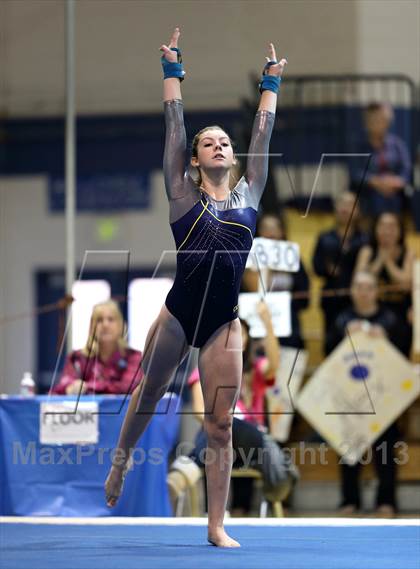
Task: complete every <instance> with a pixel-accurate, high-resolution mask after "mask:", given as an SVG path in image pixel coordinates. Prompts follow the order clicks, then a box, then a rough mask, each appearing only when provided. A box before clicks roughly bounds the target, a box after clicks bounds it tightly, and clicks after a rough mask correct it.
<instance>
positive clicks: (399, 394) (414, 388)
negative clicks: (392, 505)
mask: <svg viewBox="0 0 420 569" xmlns="http://www.w3.org/2000/svg"><path fill="white" fill-rule="evenodd" d="M419 394H420V378H419V376H418V373H417V374H416V371H415V368H414V366H413V365H412V364H411V362H409V361H408V360H407V359H406V358H405V357H404V356H403V355H402V354H401V352H400V351H398V350H397V349H396V348H395V347H394V346H393V345H392V344H391V343H390V342H389V341H388V340H386V339H385V338H374V337H372V336H369V335H368V334H367V333H366V332H362V331H360V332H357V333H354V334H352V335H351V341H350V339H349V338H348V337H346V338H345V339H344V340H343V341H342V342H341V343H340V344H339V345H338V346H337V348H336V349H335V350H334V351H333V352H332V354H331V355H330V356H329V357H328V358H327V359H326V360H325V361H324V363H323V364H322V365H321V366H320V367H319V368H318V369H317V370H316V372H315V373H314V375H313V376H312V377H311V379H310V380H309V381H308V383H306V385H305V386H304V387H303V389H302V390H301V391H300V393H299V394H298V396H297V401H296V409H297V410H298V411H299V412H300V413H302V415H303V416H304V417H305V419H306V420H307V421H308V422H309V423H310V424H311V425H312V426H313V427H314V428H315V429H316V430H317V431H318V432H319V433H320V435H322V437H323V438H324V439H325V440H326V441H327V442H328V443H329V444H330V445H331V446H332V447H333V448H334V449H335V450H336V451H337V452H338V453H339V454H340V455H342V457H343V460H344V461H345V462H347V463H349V464H355V463H356V462H358V461H359V460H360V458H361V457H362V456H363V454H364V452H365V451H366V450H367V449H368V448H369V447H370V446H371V445H372V444H373V443H374V441H375V440H376V439H377V438H378V437H379V436H380V435H381V433H383V432H384V431H385V430H386V429H387V427H388V426H389V425H390V424H391V423H392V422H393V421H395V420H396V419H397V418H398V417H399V416H400V415H401V413H402V412H403V411H404V410H405V409H406V408H407V407H408V406H409V405H410V404H411V403H412V402H413V401H414V400H415V399H416V398H417V397H418V396H419Z"/></svg>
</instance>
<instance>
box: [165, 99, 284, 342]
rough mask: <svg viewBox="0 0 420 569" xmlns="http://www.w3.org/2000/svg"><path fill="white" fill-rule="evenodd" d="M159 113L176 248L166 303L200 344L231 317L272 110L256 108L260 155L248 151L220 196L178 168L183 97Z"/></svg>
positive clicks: (255, 148) (255, 141) (255, 149)
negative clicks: (243, 166) (241, 172)
mask: <svg viewBox="0 0 420 569" xmlns="http://www.w3.org/2000/svg"><path fill="white" fill-rule="evenodd" d="M165 117H166V127H167V132H166V144H165V159H164V169H165V182H166V190H167V193H168V197H169V203H170V219H171V229H172V233H173V235H174V239H175V243H176V248H177V271H176V276H175V281H174V284H173V286H172V288H171V290H170V291H169V293H168V296H167V298H166V301H165V304H166V307H167V308H168V310H169V311H170V312H171V313H172V314H173V315H174V316H175V317H176V318H177V319H178V320H179V322H180V324H181V326H182V328H183V330H184V333H185V335H186V338H187V341H188V343H189V345H191V346H194V347H201V346H203V345H204V344H205V343H206V341H207V340H208V339H209V337H210V336H211V335H212V334H213V332H215V331H216V330H217V329H218V328H219V327H220V326H222V325H223V324H225V323H227V322H230V321H231V320H233V319H235V318H236V317H237V312H238V294H239V288H240V283H241V279H242V275H243V272H244V269H245V264H246V260H247V257H248V253H249V250H250V248H251V246H252V239H253V236H254V233H255V225H256V218H257V209H258V203H259V201H260V198H261V195H262V191H263V188H264V185H265V180H266V176H267V161H268V157H267V156H266V154H267V153H268V143H269V139H270V135H271V130H272V126H273V122H274V114H273V113H268V112H265V111H263V112H260V113H257V116H256V120H255V123H254V129H253V136H252V140H251V146H250V152H252V153H253V154H255V155H257V156H256V158H258V159H256V158H255V159H253V158H254V157H249V158H248V164H247V174H246V176H243V177H242V178H241V179H240V180H239V182H238V183H237V185H236V187H235V188H234V189H233V190H232V191H231V193H230V195H229V197H228V198H227V199H226V200H224V201H217V200H213V199H212V198H211V197H210V196H208V195H207V194H206V193H205V192H201V191H200V190H199V189H198V188H197V185H196V184H195V182H194V181H193V180H192V178H191V177H190V176H189V174H184V169H183V168H184V162H183V160H184V159H182V160H181V156H180V154H183V153H184V151H185V130H184V127H183V117H182V102H181V101H178V100H175V101H170V102H167V103H165ZM176 149H178V153H177V152H176V151H175V150H176ZM181 165H182V174H181V175H180V170H179V168H180V167H181ZM252 165H254V169H252ZM176 166H177V168H176Z"/></svg>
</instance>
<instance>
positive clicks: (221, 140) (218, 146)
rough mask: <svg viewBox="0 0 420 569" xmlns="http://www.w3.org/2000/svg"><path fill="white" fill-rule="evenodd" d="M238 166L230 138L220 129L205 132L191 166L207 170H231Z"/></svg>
mask: <svg viewBox="0 0 420 569" xmlns="http://www.w3.org/2000/svg"><path fill="white" fill-rule="evenodd" d="M235 164H236V159H235V156H234V154H233V148H232V144H231V142H230V138H229V136H228V135H227V134H226V133H225V132H224V131H223V130H220V129H209V130H206V131H204V132H203V134H202V135H201V136H200V140H199V141H198V145H197V156H193V157H192V158H191V165H192V166H194V167H196V168H203V169H205V170H230V168H232V166H234V165H235Z"/></svg>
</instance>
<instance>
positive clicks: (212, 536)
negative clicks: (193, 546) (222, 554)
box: [207, 528, 241, 547]
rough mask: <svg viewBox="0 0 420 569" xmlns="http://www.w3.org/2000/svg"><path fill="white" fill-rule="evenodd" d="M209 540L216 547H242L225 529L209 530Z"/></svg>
mask: <svg viewBox="0 0 420 569" xmlns="http://www.w3.org/2000/svg"><path fill="white" fill-rule="evenodd" d="M207 540H208V541H209V542H210V543H211V544H212V545H215V546H216V547H241V544H240V543H238V542H237V541H235V540H234V539H232V538H231V537H229V536H228V534H227V533H226V532H225V530H224V529H223V528H216V529H214V530H210V529H209V532H208V536H207Z"/></svg>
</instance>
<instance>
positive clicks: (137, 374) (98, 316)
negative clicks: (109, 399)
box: [52, 300, 143, 395]
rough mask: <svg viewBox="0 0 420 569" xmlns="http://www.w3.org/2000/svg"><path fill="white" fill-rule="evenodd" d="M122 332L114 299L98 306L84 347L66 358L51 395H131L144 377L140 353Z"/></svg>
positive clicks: (122, 323)
mask: <svg viewBox="0 0 420 569" xmlns="http://www.w3.org/2000/svg"><path fill="white" fill-rule="evenodd" d="M124 332H125V326H124V320H123V316H122V314H121V311H120V309H119V307H118V304H117V303H116V302H114V301H113V300H109V301H106V302H101V303H100V304H97V305H96V306H95V307H94V309H93V312H92V316H91V319H90V326H89V337H88V340H87V343H86V346H85V347H84V348H83V350H75V351H73V352H71V354H69V355H68V356H67V360H66V363H65V366H64V369H63V373H62V375H61V378H60V381H59V382H58V384H57V385H56V386H54V387H53V389H52V393H54V394H56V395H75V394H79V393H103V394H117V393H121V394H128V393H131V392H132V391H133V390H134V388H135V387H136V386H137V385H138V384H139V382H140V379H141V378H142V376H143V372H142V370H141V369H140V363H141V358H142V354H141V352H138V351H137V350H133V349H131V348H129V347H128V346H127V343H126V340H125V338H124V335H125V334H124Z"/></svg>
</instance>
